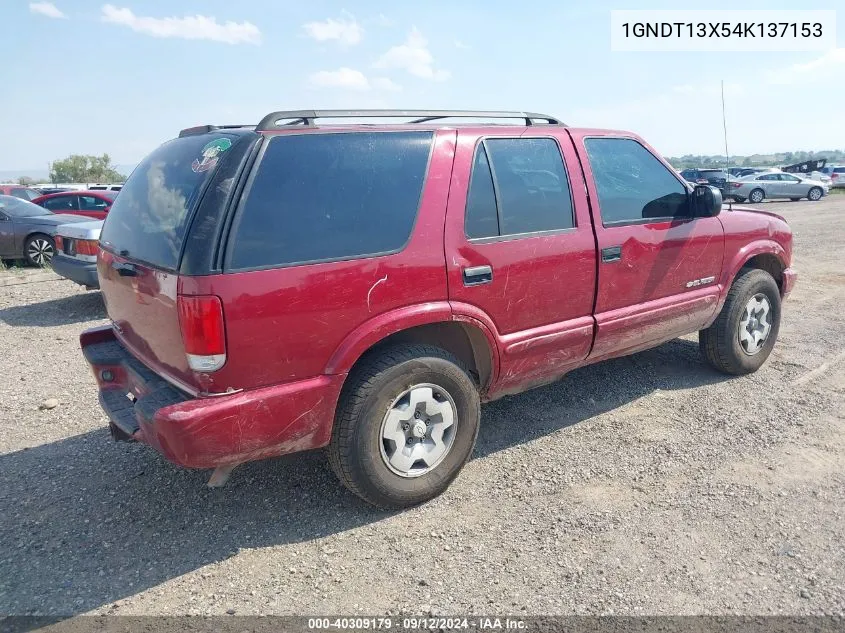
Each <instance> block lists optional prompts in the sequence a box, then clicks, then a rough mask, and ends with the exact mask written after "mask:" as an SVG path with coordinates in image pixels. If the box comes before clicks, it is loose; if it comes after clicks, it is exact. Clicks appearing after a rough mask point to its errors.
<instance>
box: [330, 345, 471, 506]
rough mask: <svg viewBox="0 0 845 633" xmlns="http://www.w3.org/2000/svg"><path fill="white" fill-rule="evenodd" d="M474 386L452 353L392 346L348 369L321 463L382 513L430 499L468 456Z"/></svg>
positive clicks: (447, 482) (428, 346)
mask: <svg viewBox="0 0 845 633" xmlns="http://www.w3.org/2000/svg"><path fill="white" fill-rule="evenodd" d="M480 417H481V404H480V398H479V393H478V387H477V385H476V383H475V382H474V380H473V379H472V378H471V377H470V374H469V372H468V371H467V369H466V368H465V367H463V365H462V364H461V362H460V361H459V360H458V359H457V358H455V357H454V356H453V355H452V354H450V353H448V352H446V351H445V350H442V349H440V348H438V347H434V346H431V345H410V344H405V345H397V346H393V347H389V348H386V349H384V350H382V351H377V352H375V353H373V354H372V355H371V356H370V357H369V358H367V359H365V360H364V361H362V363H361V364H360V365H359V366H358V367H356V368H355V370H354V371H353V373H352V374H350V376H349V379H348V381H347V384H346V385H344V388H343V392H342V393H341V398H340V403H339V405H338V411H337V414H336V416H335V423H334V428H333V430H332V439H331V442H330V443H329V447H328V454H329V463H330V464H331V466H332V470H334V472H335V474H336V475H337V477H338V479H340V481H341V482H342V483H343V484H344V485H345V486H346V487H347V488H349V490H351V491H352V492H353V493H355V494H356V495H358V496H359V497H361V498H362V499H364V500H365V501H367V502H368V503H371V504H373V505H375V506H378V507H382V508H407V507H410V506H414V505H417V504H419V503H423V502H425V501H428V500H430V499H433V498H434V497H436V496H437V495H439V494H440V493H442V492H443V491H444V490H446V488H448V487H449V484H450V483H451V482H452V480H453V479H454V478H455V477H456V476H457V475H458V473H459V472H460V470H461V469H462V468H463V466H464V464H465V463H466V462H467V460H468V459H469V457H470V455H471V454H472V450H473V447H474V446H475V440H476V437H477V435H478V426H479V420H480Z"/></svg>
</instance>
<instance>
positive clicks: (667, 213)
mask: <svg viewBox="0 0 845 633" xmlns="http://www.w3.org/2000/svg"><path fill="white" fill-rule="evenodd" d="M585 145H586V147H587V155H588V157H589V159H590V166H591V168H592V172H593V179H594V180H595V183H596V189H597V190H598V196H599V207H600V209H601V217H602V221H603V222H604V223H605V224H612V223H625V222H638V221H642V220H645V219H651V218H672V217H678V216H683V215H686V214H687V189H686V188H685V187H684V186H683V185H682V184H681V183H680V182H679V181H678V179H677V178H675V177H674V176H673V175H672V173H671V172H670V171H669V170H668V169H667V168H666V167H665V166H664V165H663V163H661V162H660V161H659V160H657V158H655V157H654V156H653V155H652V154H651V152H649V151H648V150H647V149H646V148H645V147H643V146H642V145H640V144H639V143H637V142H636V141H634V140H631V139H624V138H591V139H587V140H586V141H585Z"/></svg>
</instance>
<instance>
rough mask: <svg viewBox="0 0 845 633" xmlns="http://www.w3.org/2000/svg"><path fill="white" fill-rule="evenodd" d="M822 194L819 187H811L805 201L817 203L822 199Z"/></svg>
mask: <svg viewBox="0 0 845 633" xmlns="http://www.w3.org/2000/svg"><path fill="white" fill-rule="evenodd" d="M823 193H824V192H823V191H822V190H821V187H813V188H812V189H810V191H809V192H807V200H811V201H812V202H818V201H819V200H821V199H822V194H823Z"/></svg>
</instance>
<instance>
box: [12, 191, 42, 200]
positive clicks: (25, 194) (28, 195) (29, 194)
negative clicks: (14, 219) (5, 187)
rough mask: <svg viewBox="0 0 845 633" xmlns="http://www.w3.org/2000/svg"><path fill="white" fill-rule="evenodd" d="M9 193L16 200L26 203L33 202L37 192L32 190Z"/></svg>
mask: <svg viewBox="0 0 845 633" xmlns="http://www.w3.org/2000/svg"><path fill="white" fill-rule="evenodd" d="M9 193H10V194H11V195H13V196H15V197H16V198H20V199H21V200H27V201H32V200H35V199H36V198H37V197H38V192H37V191H33V190H32V189H24V188H20V189H12V190H11V191H10V192H9Z"/></svg>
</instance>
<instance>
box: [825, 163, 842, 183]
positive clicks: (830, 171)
mask: <svg viewBox="0 0 845 633" xmlns="http://www.w3.org/2000/svg"><path fill="white" fill-rule="evenodd" d="M822 173H824V174H826V175H828V176H830V188H831V189H841V188H843V187H845V165H828V166H827V167H824V168H822Z"/></svg>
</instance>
